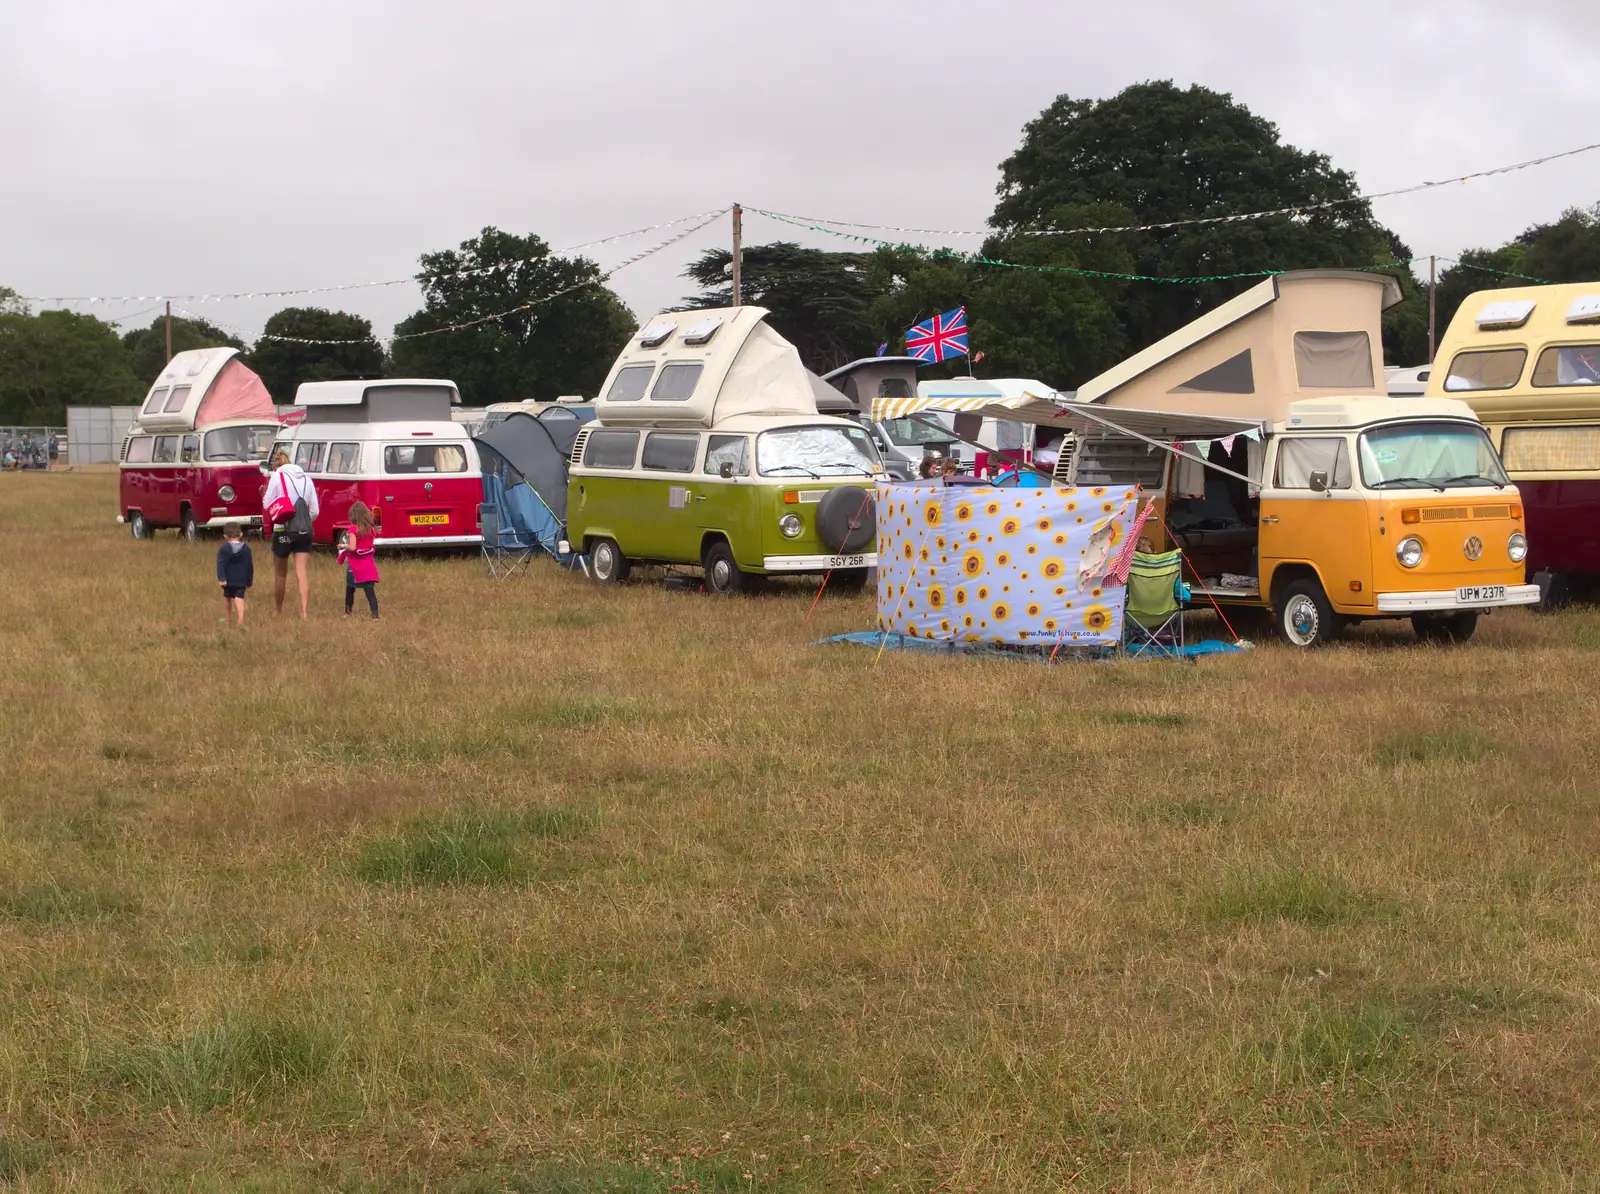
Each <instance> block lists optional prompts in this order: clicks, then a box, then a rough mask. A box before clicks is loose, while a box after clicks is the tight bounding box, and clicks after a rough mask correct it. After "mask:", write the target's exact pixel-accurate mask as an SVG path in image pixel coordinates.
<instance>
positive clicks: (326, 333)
mask: <svg viewBox="0 0 1600 1194" xmlns="http://www.w3.org/2000/svg"><path fill="white" fill-rule="evenodd" d="M278 337H282V338H281V339H279V338H278ZM310 340H320V341H333V343H321V344H308V343H303V341H310ZM386 364H387V362H386V361H385V359H384V353H383V346H382V345H381V344H379V343H378V341H377V340H376V339H375V338H374V337H373V335H372V321H371V320H369V319H363V318H361V316H359V315H350V314H347V313H346V312H344V311H328V310H324V309H323V308H321V307H285V308H284V309H283V310H282V311H279V312H277V313H276V314H274V315H272V316H271V317H270V318H268V320H267V323H266V327H265V328H264V329H263V330H262V334H261V336H260V337H259V338H258V339H257V340H256V343H255V347H254V348H252V349H251V350H250V366H251V368H253V369H254V370H255V371H256V372H257V373H259V374H260V375H261V380H262V381H263V382H264V383H265V384H266V387H267V391H268V393H270V394H271V395H272V397H273V400H274V401H277V402H284V403H288V402H293V401H294V395H295V391H296V390H297V389H299V387H300V383H301V382H303V381H333V380H335V379H337V378H341V377H382V376H383V371H384V366H385V365H386Z"/></svg>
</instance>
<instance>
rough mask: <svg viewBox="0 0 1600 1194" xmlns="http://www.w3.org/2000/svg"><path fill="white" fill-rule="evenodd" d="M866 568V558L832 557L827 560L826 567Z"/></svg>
mask: <svg viewBox="0 0 1600 1194" xmlns="http://www.w3.org/2000/svg"><path fill="white" fill-rule="evenodd" d="M866 566H867V557H866V556H833V557H832V558H831V559H829V560H828V567H830V568H865V567H866Z"/></svg>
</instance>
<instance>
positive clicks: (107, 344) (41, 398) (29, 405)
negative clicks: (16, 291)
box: [0, 311, 153, 426]
mask: <svg viewBox="0 0 1600 1194" xmlns="http://www.w3.org/2000/svg"><path fill="white" fill-rule="evenodd" d="M152 378H153V375H152ZM148 385H149V383H148V382H144V381H140V380H139V379H138V378H136V377H135V376H134V375H133V373H132V371H130V370H129V368H128V351H127V349H126V348H125V347H124V346H123V343H122V341H121V340H120V339H119V338H118V336H117V329H116V328H114V327H112V326H111V325H110V324H109V323H102V322H101V321H100V320H98V319H96V318H94V316H92V315H79V314H78V313H77V312H75V311H41V312H39V314H37V315H28V314H26V313H25V312H23V311H16V312H13V313H9V314H6V313H0V423H8V424H18V423H27V424H49V425H51V426H59V425H60V424H62V423H64V422H65V421H66V408H67V407H68V406H79V405H83V406H126V405H131V404H133V403H136V402H138V401H139V400H140V399H141V398H143V397H144V392H145V390H146V389H147V388H148Z"/></svg>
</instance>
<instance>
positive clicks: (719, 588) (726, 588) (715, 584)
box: [701, 539, 753, 596]
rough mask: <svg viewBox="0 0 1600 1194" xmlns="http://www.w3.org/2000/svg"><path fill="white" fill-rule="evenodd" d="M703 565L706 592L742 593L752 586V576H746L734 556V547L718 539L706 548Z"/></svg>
mask: <svg viewBox="0 0 1600 1194" xmlns="http://www.w3.org/2000/svg"><path fill="white" fill-rule="evenodd" d="M701 567H702V568H704V569H705V574H706V592H708V593H716V594H718V595H719V596H726V595H729V594H732V593H741V592H743V591H744V590H745V589H747V588H749V587H750V581H751V580H752V579H753V578H752V577H749V576H746V575H745V574H744V572H743V571H742V570H741V569H740V568H739V565H738V563H737V562H736V561H735V560H734V558H733V548H731V547H729V546H728V545H727V543H725V542H724V541H722V540H721V539H718V540H717V541H716V542H715V543H713V544H712V545H711V546H710V547H708V548H706V555H705V559H704V560H703V561H702V562H701Z"/></svg>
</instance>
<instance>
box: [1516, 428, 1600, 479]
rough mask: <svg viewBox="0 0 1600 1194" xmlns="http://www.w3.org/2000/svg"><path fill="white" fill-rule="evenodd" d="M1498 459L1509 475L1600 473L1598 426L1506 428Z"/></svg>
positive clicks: (1599, 431) (1599, 430)
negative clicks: (1512, 473) (1524, 473)
mask: <svg viewBox="0 0 1600 1194" xmlns="http://www.w3.org/2000/svg"><path fill="white" fill-rule="evenodd" d="M1500 459H1501V461H1502V462H1503V463H1504V464H1505V466H1506V468H1508V469H1510V470H1511V471H1512V472H1527V473H1578V472H1591V471H1600V427H1507V428H1506V430H1505V434H1504V435H1503V436H1501V438H1500Z"/></svg>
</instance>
